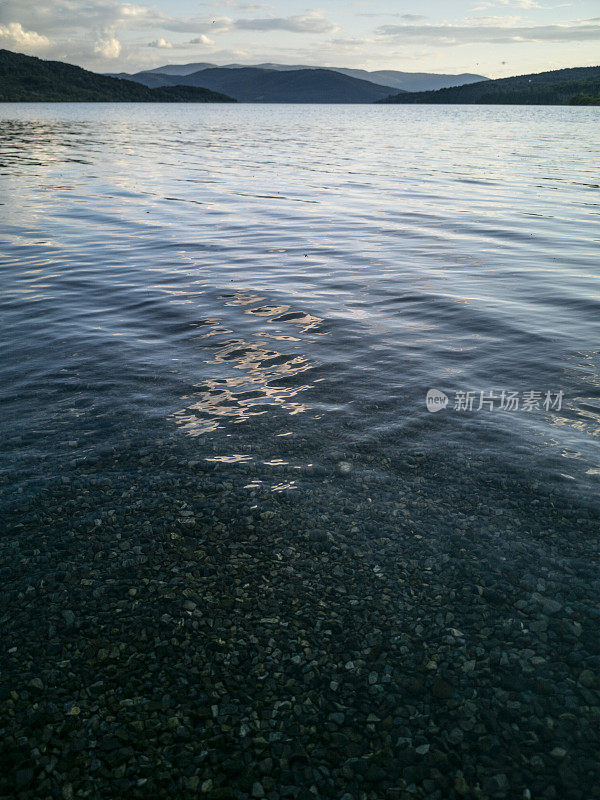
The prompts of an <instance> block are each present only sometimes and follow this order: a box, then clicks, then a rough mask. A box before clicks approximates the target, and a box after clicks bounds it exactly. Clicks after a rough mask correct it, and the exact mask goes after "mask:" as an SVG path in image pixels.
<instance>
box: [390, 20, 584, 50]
mask: <svg viewBox="0 0 600 800" xmlns="http://www.w3.org/2000/svg"><path fill="white" fill-rule="evenodd" d="M377 33H379V34H380V35H381V36H385V37H390V38H391V39H393V41H395V42H397V43H405V44H415V43H417V44H418V43H425V44H431V45H459V44H482V43H491V44H512V43H516V42H518V43H523V42H595V41H600V25H598V24H597V23H596V21H595V20H584V21H582V22H579V21H576V22H571V23H569V24H564V25H514V24H499V23H497V22H496V23H495V24H494V23H492V24H489V23H487V21H486V20H483V22H482V21H481V20H474V21H472V23H470V24H461V25H451V24H446V25H383V26H382V27H380V28H379V29H378V31H377Z"/></svg>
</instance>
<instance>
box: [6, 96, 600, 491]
mask: <svg viewBox="0 0 600 800" xmlns="http://www.w3.org/2000/svg"><path fill="white" fill-rule="evenodd" d="M599 122H600V116H599V112H598V110H597V109H594V108H588V109H586V108H544V107H533V108H517V107H514V108H513V107H502V108H494V107H462V108H461V107H426V106H423V107H399V108H396V107H365V106H345V107H344V106H341V107H340V106H335V107H327V106H293V105H290V106H282V105H275V106H269V105H258V106H253V105H240V106H222V105H219V106H214V107H213V106H194V105H189V106H184V105H181V106H179V105H176V106H172V105H168V106H167V105H164V106H163V105H157V106H146V105H117V104H115V105H101V104H99V105H91V104H90V105H88V104H75V105H67V104H65V105H58V104H56V105H52V104H48V105H44V104H30V105H27V104H22V105H16V104H15V105H12V104H4V105H3V106H2V108H1V109H0V154H1V169H2V183H3V197H2V210H1V215H2V221H3V241H2V245H1V248H0V264H1V268H2V288H3V293H2V301H1V309H2V316H3V321H4V330H5V335H6V336H7V340H6V345H7V347H6V348H5V351H4V356H3V358H2V370H1V373H0V376H1V381H0V399H1V401H2V407H3V413H2V418H1V420H0V428H1V433H2V440H3V448H4V455H3V466H2V474H3V475H4V476H5V477H6V478H7V479H8V478H10V483H11V485H12V486H13V487H14V482H15V481H16V482H17V484H18V486H19V487H20V488H21V489H23V490H25V491H27V490H29V489H34V488H35V487H36V486H37V485H39V482H40V481H47V480H50V479H52V478H53V477H57V476H62V475H63V474H64V473H63V471H64V470H65V469H68V468H72V467H75V468H76V467H77V464H78V463H83V462H84V461H85V460H88V461H93V460H94V459H98V458H100V457H102V454H103V453H104V452H106V451H110V450H111V449H114V448H119V447H121V446H122V445H123V444H124V442H126V443H127V445H128V447H130V448H131V447H133V448H134V449H135V447H136V446H137V445H139V446H143V447H145V448H152V446H153V439H154V438H155V437H158V438H160V439H161V440H162V439H163V438H164V437H165V436H167V437H172V439H173V442H172V443H173V446H181V447H182V448H183V449H184V450H186V452H187V453H188V454H189V453H191V454H192V455H193V454H195V456H196V457H197V458H198V459H200V460H203V459H209V460H210V461H211V463H222V464H223V465H224V466H223V470H224V474H225V473H231V474H234V475H236V474H237V475H240V474H242V475H243V476H244V477H247V478H248V479H249V483H251V484H252V486H254V487H261V488H262V489H263V490H265V491H276V490H277V491H295V492H299V493H307V492H308V493H310V485H311V482H312V481H314V479H315V475H317V474H318V476H319V478H321V477H322V476H327V475H331V476H332V477H333V476H336V475H337V476H339V475H340V474H341V475H343V474H345V472H346V473H355V472H358V473H364V475H365V479H366V477H367V475H368V477H369V481H371V482H372V483H373V486H374V487H376V486H377V482H378V481H383V482H385V481H387V480H388V479H389V478H390V477H391V473H390V469H391V470H392V472H393V469H394V464H396V463H398V462H399V461H402V459H404V458H405V457H406V456H407V455H409V454H411V453H416V454H417V455H418V457H420V458H425V459H427V457H428V456H431V457H432V458H433V460H434V462H437V463H439V464H441V465H443V466H444V482H445V483H446V485H449V484H448V482H449V483H450V484H451V483H452V482H455V483H456V484H457V485H460V484H461V482H462V480H463V477H464V471H465V470H468V469H472V471H473V472H477V471H479V470H480V469H483V468H484V466H483V465H484V462H485V463H486V465H487V466H486V467H485V468H489V469H492V470H494V471H496V472H497V473H498V474H499V475H511V474H519V471H521V474H524V475H527V476H529V478H530V479H531V480H534V481H537V482H539V483H540V484H541V485H549V484H556V483H560V484H561V491H562V490H563V489H564V491H565V492H569V493H571V494H572V493H574V494H575V496H576V497H577V498H578V500H580V501H581V503H582V504H583V505H586V504H588V503H589V502H591V501H593V500H594V499H595V496H596V494H597V491H598V486H599V484H598V479H599V477H600V471H599V467H600V463H599V455H598V431H599V420H600V383H599V380H600V378H599V376H600V297H599V294H598V244H599V241H600V227H599V221H600V220H599V208H600V206H599V198H600V193H599V188H600V187H599V185H598V171H597V164H598V163H599V162H600V136H599V126H598V123H599ZM430 388H435V389H439V390H441V391H444V392H445V393H446V395H447V396H448V397H449V403H448V406H447V408H446V409H445V410H443V411H441V412H439V413H436V414H432V413H429V412H428V411H427V409H426V404H425V395H426V392H427V391H428V390H429V389H430ZM481 391H484V392H485V395H484V402H483V407H481V408H480V405H481V395H480V392H481ZM492 391H493V392H494V393H495V395H496V398H497V399H496V400H495V401H493V402H492V403H490V402H488V400H489V399H490V392H492ZM502 391H505V392H517V393H518V396H519V400H520V406H519V408H518V409H515V408H512V410H509V409H504V410H502V409H500V405H501V393H502ZM531 391H535V392H539V393H541V397H540V395H536V396H535V397H534V402H533V403H530V404H527V403H526V396H525V394H526V393H527V392H531ZM548 391H550V392H551V393H552V397H551V406H549V407H544V401H545V400H546V392H548ZM457 392H465V393H466V392H473V394H472V395H470V397H471V398H472V400H471V402H472V403H473V407H472V410H468V409H467V410H455V409H454V406H455V404H456V400H457V396H456V393H457ZM558 392H563V399H562V402H559V399H558V398H557V396H556V395H557V393H558ZM458 397H461V395H459V396H458ZM467 397H469V396H467ZM524 404H525V407H527V405H529V406H533V408H532V409H531V410H530V411H527V410H524ZM492 405H493V409H492ZM546 406H548V403H546ZM477 409H479V410H477ZM186 440H187V442H186ZM475 455H477V456H478V458H479V459H482V460H481V461H478V463H477V465H475V466H473V464H472V462H471V459H472V458H473V456H475ZM340 465H341V466H340ZM423 469H424V472H425V474H424V475H423V477H424V478H427V477H428V474H427V470H426V469H425V467H424V468H423ZM427 469H428V468H427ZM354 477H356V476H354ZM340 480H342V478H340ZM306 502H310V497H309V494H308V495H306Z"/></svg>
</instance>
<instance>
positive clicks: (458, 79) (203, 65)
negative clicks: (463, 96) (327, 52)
mask: <svg viewBox="0 0 600 800" xmlns="http://www.w3.org/2000/svg"><path fill="white" fill-rule="evenodd" d="M215 68H217V69H247V68H256V69H270V70H276V71H280V72H289V71H295V70H308V69H310V70H316V69H325V70H329V71H331V72H339V73H340V74H342V75H349V76H350V77H352V78H358V79H360V80H366V81H369V82H370V83H375V84H377V85H379V86H391V87H394V88H396V89H402V90H404V91H407V92H416V91H424V90H435V89H442V88H446V87H448V86H462V85H465V84H469V83H476V82H479V81H481V80H486V78H485V75H477V74H474V73H470V72H463V73H460V74H457V75H452V74H447V73H434V72H402V71H400V70H374V71H368V70H364V69H353V68H350V67H329V66H320V67H319V66H314V65H306V64H295V65H294V64H275V63H271V62H267V63H262V64H237V63H232V64H223V65H218V64H212V63H210V62H203V61H200V62H196V63H194V62H190V63H189V64H165V65H163V66H162V67H154V68H153V69H149V70H140V71H139V72H137V73H133V74H136V75H139V74H142V73H160V74H161V75H171V76H172V75H191V74H193V73H195V72H199V71H201V70H204V69H215ZM120 75H127V73H120Z"/></svg>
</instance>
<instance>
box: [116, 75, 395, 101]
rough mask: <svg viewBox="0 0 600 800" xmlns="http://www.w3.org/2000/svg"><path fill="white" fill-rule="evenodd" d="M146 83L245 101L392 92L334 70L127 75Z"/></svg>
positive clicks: (373, 96) (365, 97) (359, 97)
mask: <svg viewBox="0 0 600 800" xmlns="http://www.w3.org/2000/svg"><path fill="white" fill-rule="evenodd" d="M128 77H129V80H133V81H139V82H140V83H143V84H144V85H145V86H149V87H160V86H174V85H182V86H199V85H201V86H204V87H206V88H208V89H212V90H213V91H217V92H222V93H225V94H227V95H230V96H233V97H235V98H236V100H238V101H240V102H243V103H374V102H375V101H376V100H381V99H383V98H385V97H387V96H389V94H390V93H391V92H394V91H396V90H395V89H394V88H393V87H390V86H381V85H379V84H376V83H371V82H370V81H365V80H362V79H360V78H353V77H352V76H350V75H343V74H342V73H340V72H335V71H333V70H324V69H323V70H312V69H310V70H270V69H262V68H259V67H241V68H239V69H230V68H228V67H213V68H209V69H203V70H199V71H198V72H194V73H191V74H190V75H166V74H163V73H160V72H139V73H135V74H134V75H131V76H128Z"/></svg>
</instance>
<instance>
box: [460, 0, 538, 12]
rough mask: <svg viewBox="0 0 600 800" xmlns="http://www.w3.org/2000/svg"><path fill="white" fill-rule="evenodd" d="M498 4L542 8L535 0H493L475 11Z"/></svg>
mask: <svg viewBox="0 0 600 800" xmlns="http://www.w3.org/2000/svg"><path fill="white" fill-rule="evenodd" d="M496 6H505V7H506V6H511V7H513V8H525V9H531V8H542V6H541V5H540V4H539V3H536V1H535V0H491V1H490V2H489V3H482V4H481V5H480V6H477V7H476V8H474V9H473V10H474V11H481V10H483V9H486V8H495V7H496Z"/></svg>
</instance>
